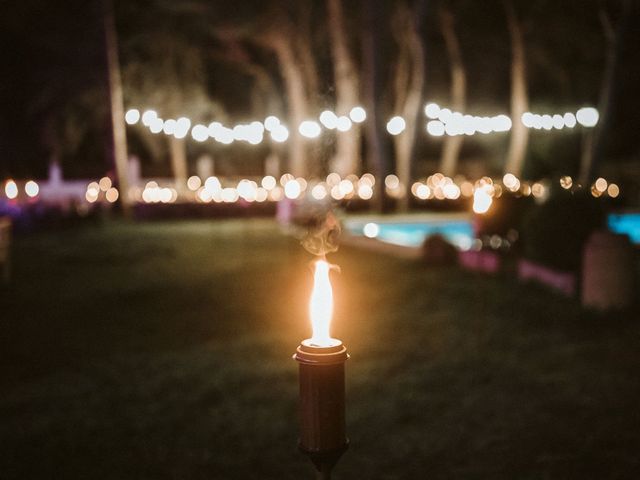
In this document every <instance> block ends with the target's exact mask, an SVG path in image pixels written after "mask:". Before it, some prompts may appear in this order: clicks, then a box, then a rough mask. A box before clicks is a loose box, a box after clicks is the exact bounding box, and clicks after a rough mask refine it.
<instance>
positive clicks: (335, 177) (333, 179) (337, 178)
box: [327, 172, 342, 187]
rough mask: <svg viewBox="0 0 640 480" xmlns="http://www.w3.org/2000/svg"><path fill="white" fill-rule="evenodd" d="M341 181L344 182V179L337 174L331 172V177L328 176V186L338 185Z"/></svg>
mask: <svg viewBox="0 0 640 480" xmlns="http://www.w3.org/2000/svg"><path fill="white" fill-rule="evenodd" d="M340 180H342V178H340V175H339V174H337V173H336V172H331V173H330V174H329V175H327V184H328V185H329V186H330V187H333V186H335V185H338V184H339V183H340Z"/></svg>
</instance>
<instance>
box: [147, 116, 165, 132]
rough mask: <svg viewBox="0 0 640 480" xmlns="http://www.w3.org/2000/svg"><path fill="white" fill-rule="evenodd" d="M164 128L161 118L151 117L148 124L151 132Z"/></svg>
mask: <svg viewBox="0 0 640 480" xmlns="http://www.w3.org/2000/svg"><path fill="white" fill-rule="evenodd" d="M163 128H164V122H163V121H162V119H161V118H157V117H156V118H153V119H152V120H151V123H150V124H149V130H150V131H151V133H160V132H161V131H162V129H163Z"/></svg>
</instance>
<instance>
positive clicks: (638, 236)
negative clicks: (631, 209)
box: [607, 213, 640, 245]
mask: <svg viewBox="0 0 640 480" xmlns="http://www.w3.org/2000/svg"><path fill="white" fill-rule="evenodd" d="M607 226H608V227H609V230H611V231H612V232H615V233H623V234H625V235H628V236H629V238H630V239H631V242H632V243H635V244H636V245H638V244H640V213H612V214H610V215H609V216H608V217H607Z"/></svg>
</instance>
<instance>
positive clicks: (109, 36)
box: [103, 0, 131, 217]
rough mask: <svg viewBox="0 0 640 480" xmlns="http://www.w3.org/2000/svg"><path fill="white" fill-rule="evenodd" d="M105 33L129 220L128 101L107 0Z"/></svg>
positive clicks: (117, 151) (118, 162)
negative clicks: (124, 91)
mask: <svg viewBox="0 0 640 480" xmlns="http://www.w3.org/2000/svg"><path fill="white" fill-rule="evenodd" d="M103 7H104V33H105V49H106V54H107V55H106V56H107V72H108V77H109V78H108V80H109V102H110V107H111V109H110V110H111V128H112V130H111V132H112V141H113V158H114V165H115V168H116V175H117V177H118V186H119V188H120V203H121V205H122V213H123V215H124V216H125V217H130V216H131V197H130V196H129V168H128V164H129V162H128V157H127V134H126V129H125V124H124V100H123V94H122V80H121V78H120V63H119V60H118V36H117V32H116V26H115V19H114V16H113V5H112V2H111V0H103Z"/></svg>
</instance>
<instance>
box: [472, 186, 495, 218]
mask: <svg viewBox="0 0 640 480" xmlns="http://www.w3.org/2000/svg"><path fill="white" fill-rule="evenodd" d="M491 203H493V199H492V198H491V196H490V195H489V194H488V193H487V191H486V190H485V189H484V188H478V189H476V191H475V192H473V211H474V212H475V213H487V211H488V210H489V207H491Z"/></svg>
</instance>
